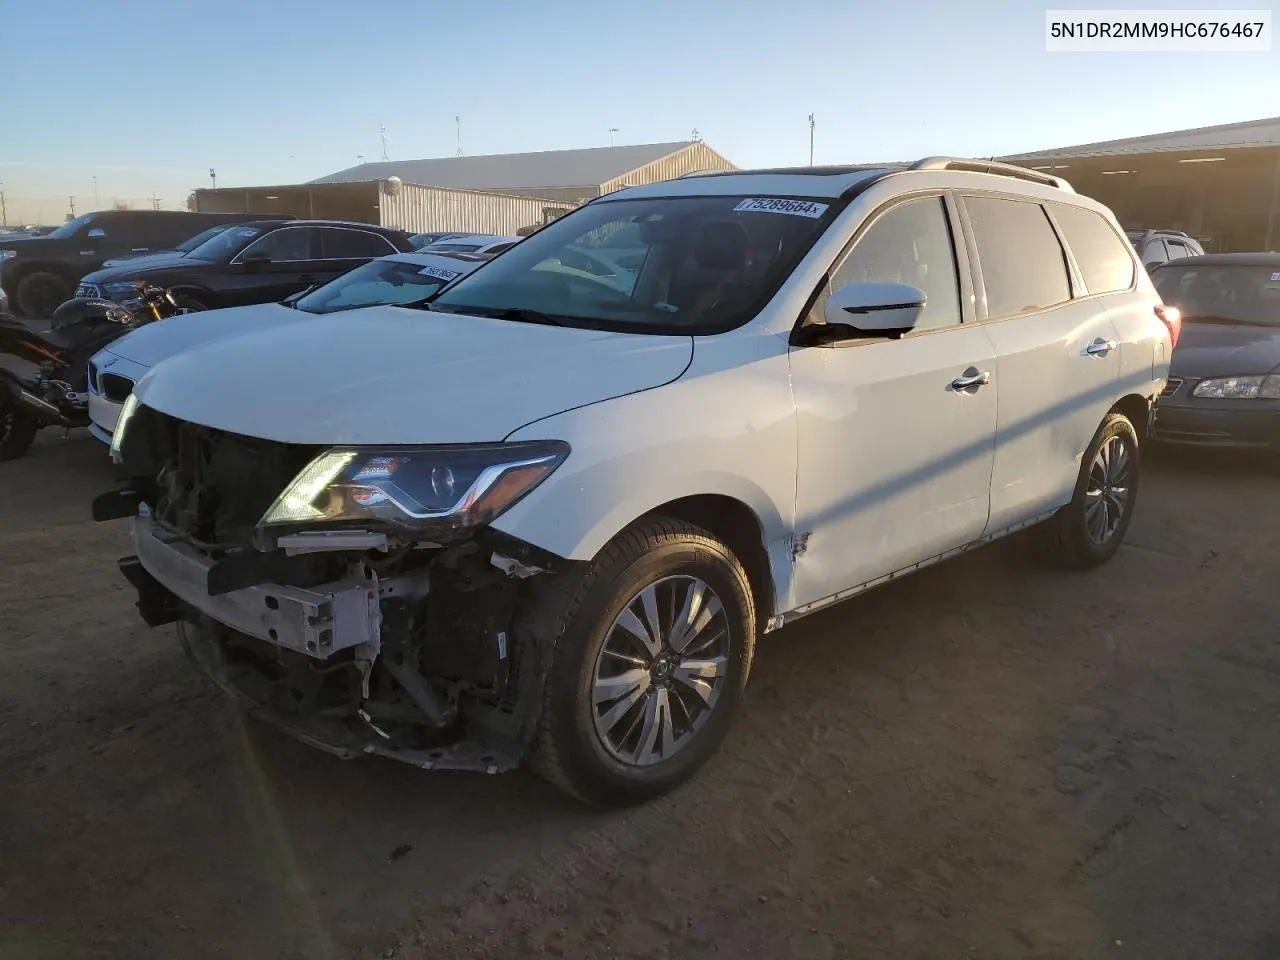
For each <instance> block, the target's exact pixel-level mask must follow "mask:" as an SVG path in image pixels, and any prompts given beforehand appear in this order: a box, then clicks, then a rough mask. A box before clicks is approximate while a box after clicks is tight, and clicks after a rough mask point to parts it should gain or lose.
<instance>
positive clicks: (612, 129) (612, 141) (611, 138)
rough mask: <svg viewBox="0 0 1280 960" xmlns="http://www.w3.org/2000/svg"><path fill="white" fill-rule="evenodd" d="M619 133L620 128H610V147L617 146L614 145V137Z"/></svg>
mask: <svg viewBox="0 0 1280 960" xmlns="http://www.w3.org/2000/svg"><path fill="white" fill-rule="evenodd" d="M617 132H618V128H617V127H610V128H609V146H611V147H612V146H616V144H615V143H614V139H613V135H614V134H615V133H617Z"/></svg>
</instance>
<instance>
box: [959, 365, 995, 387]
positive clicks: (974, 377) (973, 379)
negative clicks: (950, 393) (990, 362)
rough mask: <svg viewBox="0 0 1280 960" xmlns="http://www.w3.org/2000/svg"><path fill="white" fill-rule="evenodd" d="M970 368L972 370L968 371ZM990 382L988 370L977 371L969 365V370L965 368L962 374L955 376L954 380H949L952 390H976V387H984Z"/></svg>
mask: <svg viewBox="0 0 1280 960" xmlns="http://www.w3.org/2000/svg"><path fill="white" fill-rule="evenodd" d="M970 370H972V371H973V372H972V373H970V372H969V371H970ZM990 382H991V372H990V371H989V370H983V371H982V372H981V373H979V372H978V371H977V370H976V369H974V368H973V367H970V368H969V370H966V371H965V372H964V376H962V377H956V378H955V379H954V380H952V381H951V389H952V390H976V389H977V388H978V387H985V386H986V385H987V384H988V383H990Z"/></svg>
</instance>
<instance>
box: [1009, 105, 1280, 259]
mask: <svg viewBox="0 0 1280 960" xmlns="http://www.w3.org/2000/svg"><path fill="white" fill-rule="evenodd" d="M1000 159H1001V160H1007V161H1009V162H1011V163H1018V164H1021V165H1023V166H1027V167H1034V168H1036V169H1037V170H1046V171H1049V172H1051V173H1054V174H1056V175H1058V176H1062V177H1065V178H1066V179H1067V180H1068V181H1069V182H1070V183H1071V185H1072V186H1073V187H1075V189H1076V190H1078V191H1079V192H1080V193H1083V194H1085V195H1086V196H1090V197H1094V198H1095V199H1097V200H1100V201H1101V202H1102V203H1105V204H1106V205H1107V206H1109V207H1110V208H1111V209H1112V210H1114V211H1115V214H1116V217H1117V218H1118V219H1119V220H1120V223H1121V224H1122V225H1123V226H1124V227H1125V228H1126V229H1132V230H1137V229H1154V228H1160V229H1172V230H1183V231H1185V232H1186V233H1189V234H1191V236H1193V237H1196V238H1197V239H1199V240H1200V241H1201V243H1203V244H1204V245H1205V249H1206V250H1213V251H1220V252H1231V251H1250V250H1277V249H1280V117H1273V118H1271V119H1269V120H1252V121H1249V122H1247V123H1228V124H1223V125H1221V126H1216V127H1200V128H1198V129H1194V130H1179V131H1176V132H1174V133H1159V134H1154V135H1152V136H1145V137H1129V138H1127V139H1124V140H1110V141H1107V142H1105V143H1086V144H1083V145H1081V146H1076V147H1062V148H1060V149H1057V150H1040V151H1037V152H1034V153H1022V154H1017V155H1015V156H1010V157H1001V158H1000Z"/></svg>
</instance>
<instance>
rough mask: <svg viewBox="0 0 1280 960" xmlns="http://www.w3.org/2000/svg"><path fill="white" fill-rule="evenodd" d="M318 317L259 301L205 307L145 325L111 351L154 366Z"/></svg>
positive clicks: (120, 341)
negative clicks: (222, 342) (197, 349)
mask: <svg viewBox="0 0 1280 960" xmlns="http://www.w3.org/2000/svg"><path fill="white" fill-rule="evenodd" d="M314 319H315V315H314V314H310V313H303V312H302V311H301V310H294V309H292V308H290V307H283V306H281V305H280V304H278V303H258V304H254V305H253V306H249V307H230V308H228V309H226V310H201V311H200V312H199V313H183V314H179V315H178V316H176V317H167V318H165V319H164V320H156V321H154V322H152V323H148V324H144V325H143V326H141V327H138V328H137V329H136V330H134V331H132V332H130V333H128V334H126V335H125V336H123V337H121V338H120V339H119V340H117V341H116V342H115V343H113V344H111V347H110V350H111V352H112V353H114V354H115V355H116V356H117V357H123V358H124V359H126V360H129V361H132V362H133V363H136V364H139V365H141V366H144V367H154V366H155V365H156V364H157V363H159V362H160V361H161V360H167V359H168V358H169V357H172V356H173V355H174V354H175V353H181V352H182V351H183V350H188V349H190V348H191V347H195V346H199V345H200V344H202V343H208V342H209V341H210V340H219V339H221V338H223V337H237V336H240V335H241V334H243V333H253V332H255V331H257V330H261V329H263V328H264V327H268V326H273V325H277V324H281V323H289V322H290V321H296V320H314Z"/></svg>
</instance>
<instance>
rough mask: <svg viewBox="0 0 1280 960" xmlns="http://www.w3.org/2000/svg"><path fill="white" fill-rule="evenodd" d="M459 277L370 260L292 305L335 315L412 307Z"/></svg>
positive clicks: (456, 273) (449, 271) (442, 269)
mask: <svg viewBox="0 0 1280 960" xmlns="http://www.w3.org/2000/svg"><path fill="white" fill-rule="evenodd" d="M462 274H463V271H462V270H453V269H449V268H446V267H438V266H424V265H423V264H420V263H408V262H406V261H402V260H370V261H369V262H368V263H366V264H363V265H361V266H359V267H356V268H355V269H354V270H350V271H348V272H347V273H344V274H343V275H342V276H340V277H338V279H336V280H333V281H331V282H329V283H326V284H325V285H324V286H323V287H320V288H318V289H316V290H313V291H312V292H311V293H309V294H307V295H306V296H305V297H302V298H301V299H300V300H298V302H297V303H296V304H294V306H296V307H297V308H298V309H299V310H305V311H306V312H307V313H337V312H339V311H340V310H354V309H356V308H357V307H373V306H401V307H407V306H413V305H415V304H419V303H421V302H422V301H424V300H426V299H427V298H428V297H430V296H431V295H432V294H433V293H435V292H436V291H437V290H439V289H440V288H441V287H443V286H444V285H445V284H446V283H448V282H449V281H450V280H452V279H453V278H454V277H460V276H462Z"/></svg>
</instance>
